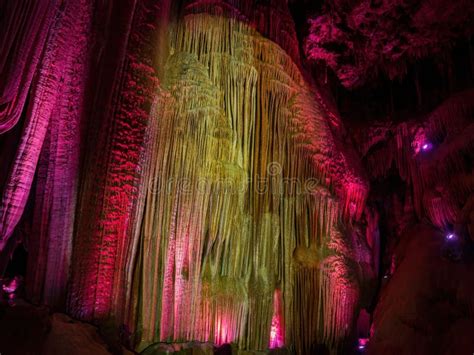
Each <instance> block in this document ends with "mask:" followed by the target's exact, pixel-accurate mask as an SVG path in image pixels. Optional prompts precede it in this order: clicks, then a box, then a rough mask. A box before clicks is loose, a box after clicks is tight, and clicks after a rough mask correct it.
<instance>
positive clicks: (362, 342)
mask: <svg viewBox="0 0 474 355" xmlns="http://www.w3.org/2000/svg"><path fill="white" fill-rule="evenodd" d="M368 342H369V338H359V344H358V346H357V348H358V349H359V350H364V349H365V347H366V345H367V343H368Z"/></svg>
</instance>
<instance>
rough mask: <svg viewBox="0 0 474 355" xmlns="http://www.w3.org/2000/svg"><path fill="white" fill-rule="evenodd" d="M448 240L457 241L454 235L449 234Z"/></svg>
mask: <svg viewBox="0 0 474 355" xmlns="http://www.w3.org/2000/svg"><path fill="white" fill-rule="evenodd" d="M446 239H447V240H453V239H456V235H455V234H454V233H449V234H448V235H447V236H446Z"/></svg>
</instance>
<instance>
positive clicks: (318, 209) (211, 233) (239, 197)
mask: <svg viewBox="0 0 474 355" xmlns="http://www.w3.org/2000/svg"><path fill="white" fill-rule="evenodd" d="M171 53H172V55H171V56H170V58H169V59H168V62H167V68H166V70H165V73H166V74H165V77H164V80H163V85H162V87H161V88H160V90H159V95H160V96H159V98H158V99H157V101H156V105H155V109H154V114H153V116H154V120H155V122H156V125H157V127H156V135H155V137H154V138H153V141H154V142H155V143H154V144H153V145H152V146H151V150H152V157H151V169H150V176H149V177H148V183H146V184H145V187H146V188H147V189H148V191H147V196H146V203H145V211H144V221H143V229H142V234H141V238H140V240H141V242H140V256H139V264H138V266H137V270H136V280H135V282H137V286H136V288H135V295H136V298H137V300H136V302H134V303H136V304H137V305H138V306H139V308H138V314H137V316H136V319H137V320H138V323H137V327H136V331H137V334H138V340H141V344H140V345H139V348H144V347H145V346H147V345H148V344H150V343H153V342H156V341H181V340H186V339H196V340H201V341H213V342H216V343H224V342H231V341H232V342H237V343H238V344H239V346H240V347H242V348H249V349H264V348H266V347H267V346H268V345H269V341H271V336H272V335H271V333H272V331H274V332H279V333H280V334H281V335H280V336H281V337H283V334H284V338H285V340H284V342H285V343H286V344H294V345H295V346H296V348H297V350H298V351H299V352H303V353H304V352H307V351H310V347H311V346H312V344H313V343H324V344H326V345H327V346H329V347H330V348H333V349H334V348H336V347H337V345H338V343H339V342H340V341H341V340H342V339H344V337H345V336H346V335H347V331H348V330H349V328H350V324H351V323H352V321H353V315H354V311H355V308H356V304H357V300H358V295H357V293H358V284H357V282H358V281H357V280H354V279H352V278H351V277H349V275H350V274H351V272H354V270H353V269H351V267H352V266H353V265H352V263H351V262H349V259H348V258H352V259H351V260H357V256H354V255H351V253H350V252H348V250H350V247H349V246H346V248H345V250H344V248H343V247H341V243H342V244H344V239H345V238H346V235H344V234H343V233H341V232H338V229H339V228H340V227H341V226H342V225H343V223H344V222H343V221H344V220H345V218H348V217H350V216H351V215H352V216H357V215H359V214H360V212H359V210H360V209H361V208H363V203H364V202H363V201H364V191H366V187H365V185H364V184H363V183H362V182H361V181H362V180H356V179H353V177H354V175H353V174H354V173H353V171H351V170H349V169H348V170H346V171H344V172H341V171H342V170H343V169H344V168H347V165H345V162H344V157H342V159H341V157H340V156H339V157H336V156H334V155H333V154H332V153H334V152H336V151H337V150H336V149H337V148H336V141H335V139H334V137H333V136H332V133H331V131H330V129H329V126H328V122H327V118H326V115H325V113H324V112H323V111H322V108H321V107H320V104H319V103H318V102H317V101H316V100H315V95H314V93H313V91H312V89H311V88H310V87H309V86H308V84H307V83H306V82H305V80H304V78H303V76H302V75H301V73H300V71H299V69H298V66H297V65H296V64H295V63H294V62H293V60H292V58H291V57H290V56H289V55H288V54H287V53H286V52H285V51H284V50H282V48H280V47H279V46H277V45H276V44H275V43H273V42H271V41H269V40H268V39H266V38H264V37H262V36H261V35H259V34H258V33H257V32H256V31H255V30H253V29H252V28H251V27H250V26H249V25H248V24H246V23H244V22H240V21H236V20H233V19H229V18H225V17H222V16H221V17H218V16H212V15H208V14H204V13H197V14H192V13H191V14H189V15H186V16H185V17H184V18H183V19H182V20H181V22H180V23H179V24H178V27H177V30H176V34H175V35H173V36H172V40H171ZM344 178H346V179H347V180H348V181H351V179H353V180H352V181H353V183H352V184H347V181H344ZM336 179H337V182H335V183H334V185H338V184H339V185H338V186H339V190H338V191H340V192H341V195H342V196H339V197H338V195H337V194H336V193H335V192H334V191H335V190H336V188H334V186H331V182H332V181H333V180H334V181H335V180H336ZM341 201H342V203H341ZM344 216H346V217H345V218H343V217H344ZM349 239H350V238H349ZM331 243H332V244H334V245H331ZM328 256H330V257H328ZM278 289H281V294H282V305H281V308H282V312H281V313H282V314H281V316H280V317H279V318H280V321H279V322H278V324H279V326H280V327H281V329H274V330H272V323H273V325H274V324H275V323H276V322H272V319H274V313H275V311H274V304H273V302H274V294H275V292H276V290H278ZM323 290H324V292H323ZM151 300H156V301H151Z"/></svg>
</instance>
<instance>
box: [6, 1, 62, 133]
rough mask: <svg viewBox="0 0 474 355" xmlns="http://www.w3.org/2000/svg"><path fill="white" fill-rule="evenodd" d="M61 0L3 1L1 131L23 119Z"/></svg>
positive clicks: (8, 128)
mask: <svg viewBox="0 0 474 355" xmlns="http://www.w3.org/2000/svg"><path fill="white" fill-rule="evenodd" d="M58 6H59V1H56V0H47V1H34V0H32V1H29V0H28V1H5V2H2V4H0V12H1V13H2V21H1V22H0V53H2V56H1V58H0V134H1V133H4V132H6V131H8V130H10V129H11V128H12V127H13V126H14V125H15V124H16V123H17V122H18V120H19V119H20V115H21V113H22V112H23V109H24V104H25V101H26V97H27V95H28V91H29V89H30V85H31V82H32V80H33V75H34V74H35V71H36V68H37V65H38V63H39V62H40V58H41V55H42V49H43V46H44V43H45V41H46V38H47V35H48V32H49V28H50V26H51V23H52V22H53V19H54V17H55V15H56V12H57V10H58Z"/></svg>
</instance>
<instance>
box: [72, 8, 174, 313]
mask: <svg viewBox="0 0 474 355" xmlns="http://www.w3.org/2000/svg"><path fill="white" fill-rule="evenodd" d="M161 5H162V4H161V3H160V2H156V1H145V2H135V1H131V2H129V3H127V6H122V7H120V6H119V7H118V8H114V11H113V12H111V13H110V12H109V16H110V17H109V21H110V20H111V19H112V18H113V16H119V17H120V18H123V21H122V22H121V23H120V24H119V25H118V28H114V30H116V31H117V32H118V38H120V40H121V42H120V43H119V44H117V43H114V42H111V43H109V45H110V46H111V47H112V48H111V49H110V51H109V52H108V56H107V57H106V58H104V61H103V62H102V65H103V67H102V68H101V75H103V76H104V79H106V78H107V77H108V76H109V75H111V73H110V72H108V71H109V70H112V71H113V73H112V75H111V77H112V78H113V80H109V81H106V80H105V82H102V83H101V82H99V83H100V84H101V85H102V87H101V90H100V91H98V92H97V97H96V100H97V101H96V103H95V104H96V105H97V107H94V109H95V110H94V112H93V114H94V115H95V117H97V118H98V124H93V123H91V129H90V130H89V132H91V135H92V137H93V138H94V141H95V142H94V143H93V145H92V146H91V147H89V150H88V156H87V157H86V161H85V165H84V172H85V173H84V178H83V181H82V186H81V190H80V197H79V206H78V210H77V229H76V232H75V241H74V250H73V262H72V269H71V272H72V275H71V280H70V282H71V283H70V289H69V299H68V310H69V311H70V312H71V313H72V314H73V315H75V316H77V317H80V318H82V319H87V320H93V319H105V318H108V317H116V318H117V319H118V322H120V321H121V320H122V319H123V317H124V312H126V309H127V307H128V306H129V303H128V302H129V299H128V296H129V294H130V291H129V287H130V286H131V282H132V280H131V278H130V275H129V274H130V270H132V269H133V266H134V265H133V256H134V249H135V247H136V246H135V245H136V241H135V238H134V237H135V233H134V229H135V228H137V225H138V224H139V214H140V211H139V206H140V201H141V196H140V193H139V191H138V185H139V183H140V181H141V179H142V178H143V176H144V163H145V161H146V152H145V150H144V147H145V146H146V144H147V137H148V133H147V131H148V127H149V123H148V117H149V110H150V105H151V97H152V94H153V93H154V92H155V86H156V84H157V78H156V71H155V69H154V67H153V57H154V45H153V42H152V41H156V40H157V38H156V34H157V32H158V27H157V22H158V20H159V19H160V16H159V14H160V12H161V11H164V10H165V9H164V8H162V6H161ZM100 105H104V106H100Z"/></svg>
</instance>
